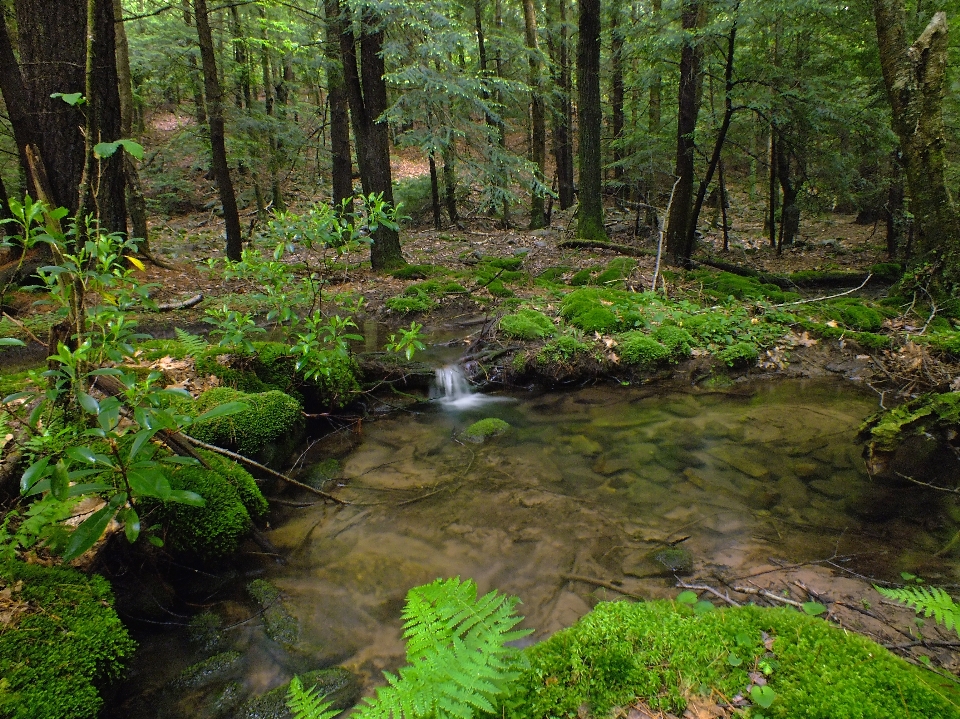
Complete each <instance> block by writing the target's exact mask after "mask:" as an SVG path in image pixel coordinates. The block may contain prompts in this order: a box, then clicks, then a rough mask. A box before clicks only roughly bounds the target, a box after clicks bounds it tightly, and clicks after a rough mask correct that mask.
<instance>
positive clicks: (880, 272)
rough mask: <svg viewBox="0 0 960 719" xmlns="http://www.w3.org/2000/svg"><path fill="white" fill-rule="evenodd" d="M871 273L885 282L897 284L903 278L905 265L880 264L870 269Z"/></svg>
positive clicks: (896, 263)
mask: <svg viewBox="0 0 960 719" xmlns="http://www.w3.org/2000/svg"><path fill="white" fill-rule="evenodd" d="M869 272H870V274H872V275H873V276H874V277H876V278H877V279H878V280H882V281H883V282H896V281H897V280H899V279H900V278H901V277H903V265H901V264H900V263H899V262H878V263H877V264H875V265H872V266H871V267H870V269H869Z"/></svg>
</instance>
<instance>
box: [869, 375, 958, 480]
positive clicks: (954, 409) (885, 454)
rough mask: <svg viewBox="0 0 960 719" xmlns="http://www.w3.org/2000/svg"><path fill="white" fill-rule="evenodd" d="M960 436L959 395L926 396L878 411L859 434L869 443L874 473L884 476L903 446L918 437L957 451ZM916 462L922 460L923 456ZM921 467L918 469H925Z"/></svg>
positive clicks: (929, 442)
mask: <svg viewBox="0 0 960 719" xmlns="http://www.w3.org/2000/svg"><path fill="white" fill-rule="evenodd" d="M958 436H960V392H944V393H941V394H926V395H923V396H921V397H918V398H916V399H913V400H910V401H909V402H906V403H904V404H902V405H900V406H899V407H895V408H893V409H890V410H884V411H881V412H877V413H876V414H873V415H871V416H870V417H867V419H866V420H865V421H864V423H863V424H862V425H861V426H860V435H859V437H860V440H861V441H864V442H866V443H867V446H866V456H867V462H868V465H869V467H870V471H871V473H872V474H885V473H886V472H887V470H888V469H889V468H890V463H891V461H893V459H894V455H895V453H896V452H897V450H898V449H899V448H900V447H901V445H904V444H905V443H910V442H916V441H918V440H917V439H915V438H921V437H923V438H926V439H927V443H928V444H929V445H932V446H933V447H934V448H936V447H938V446H939V447H941V448H943V449H944V451H946V447H947V445H949V446H950V447H951V448H952V449H953V450H954V451H956V450H957V446H958V444H960V441H958ZM908 450H909V452H908ZM904 453H910V454H913V455H918V452H917V447H916V446H909V447H904ZM897 456H899V455H897ZM913 459H914V460H918V461H919V460H920V457H919V456H914V457H913ZM914 463H915V464H917V462H914ZM919 464H923V462H919ZM919 464H918V468H919V469H923V468H922V467H920V466H919ZM945 466H949V465H945ZM930 469H934V468H932V467H931V468H930ZM901 471H902V470H901Z"/></svg>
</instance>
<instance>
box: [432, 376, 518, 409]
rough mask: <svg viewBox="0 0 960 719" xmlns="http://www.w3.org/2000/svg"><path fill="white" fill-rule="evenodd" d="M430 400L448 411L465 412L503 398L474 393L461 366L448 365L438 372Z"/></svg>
mask: <svg viewBox="0 0 960 719" xmlns="http://www.w3.org/2000/svg"><path fill="white" fill-rule="evenodd" d="M430 399H432V400H435V401H437V402H439V403H440V404H442V405H443V406H444V407H446V408H448V409H456V410H464V409H473V408H474V407H479V406H480V405H482V404H486V403H488V402H496V401H498V400H500V399H502V398H500V397H491V396H489V395H485V394H481V393H479V392H474V391H473V387H472V386H471V385H470V382H469V381H468V380H467V377H466V375H464V374H463V370H462V369H461V368H460V366H459V365H447V366H446V367H441V368H439V369H438V370H437V378H436V380H435V381H434V385H433V388H432V389H431V391H430Z"/></svg>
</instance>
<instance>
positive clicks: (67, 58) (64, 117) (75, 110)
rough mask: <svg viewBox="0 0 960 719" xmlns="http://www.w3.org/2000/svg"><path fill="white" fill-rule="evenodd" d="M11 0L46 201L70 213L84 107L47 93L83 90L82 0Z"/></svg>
mask: <svg viewBox="0 0 960 719" xmlns="http://www.w3.org/2000/svg"><path fill="white" fill-rule="evenodd" d="M14 5H15V7H16V15H17V39H18V42H17V45H18V50H19V51H20V69H21V73H22V77H23V82H24V87H25V88H26V94H27V98H28V101H27V105H26V111H25V112H26V115H27V117H28V118H29V121H30V122H31V124H32V125H33V126H34V127H35V128H36V133H37V135H36V136H37V140H38V143H37V144H38V148H39V150H40V155H41V158H42V165H43V167H44V169H45V170H46V175H47V180H48V182H49V190H50V194H51V200H52V202H53V203H54V204H56V205H58V206H60V207H66V208H67V209H68V210H70V212H71V214H75V213H76V211H77V209H78V207H79V204H80V196H79V191H78V190H79V187H80V180H81V177H82V175H83V168H84V157H85V154H84V152H85V142H84V138H83V132H82V128H83V124H84V116H83V111H82V108H81V107H71V106H70V105H68V104H67V103H65V102H64V101H63V100H62V99H60V98H55V97H51V95H52V94H53V93H74V92H79V93H84V94H85V92H86V76H85V72H84V68H85V67H86V63H85V57H86V39H85V30H86V27H87V15H86V3H85V2H84V0H63V1H62V2H56V3H53V2H41V1H40V0H16V2H15V3H14ZM8 107H9V106H8ZM28 176H29V173H28Z"/></svg>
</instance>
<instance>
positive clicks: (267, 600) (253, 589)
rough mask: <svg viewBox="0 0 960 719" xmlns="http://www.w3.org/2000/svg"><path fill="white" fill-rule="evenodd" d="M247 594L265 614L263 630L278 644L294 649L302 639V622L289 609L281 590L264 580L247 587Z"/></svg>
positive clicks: (258, 580) (253, 582) (251, 583)
mask: <svg viewBox="0 0 960 719" xmlns="http://www.w3.org/2000/svg"><path fill="white" fill-rule="evenodd" d="M247 592H248V593H249V594H250V596H251V597H252V598H253V600H254V601H255V602H256V603H257V604H258V605H259V606H260V609H261V611H262V612H263V614H262V617H263V628H264V631H266V633H267V636H268V637H270V638H271V639H272V640H273V641H275V642H276V643H277V644H279V645H281V646H282V647H285V648H286V649H288V650H289V649H292V648H293V647H294V646H295V645H296V643H297V641H298V640H299V639H300V622H298V621H297V618H296V617H294V616H293V615H292V614H291V613H290V610H289V609H287V605H286V602H284V601H283V596H282V594H281V593H280V590H279V589H277V588H276V587H275V586H273V585H272V584H270V582H267V581H265V580H263V579H255V580H254V581H252V582H250V584H248V585H247Z"/></svg>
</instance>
